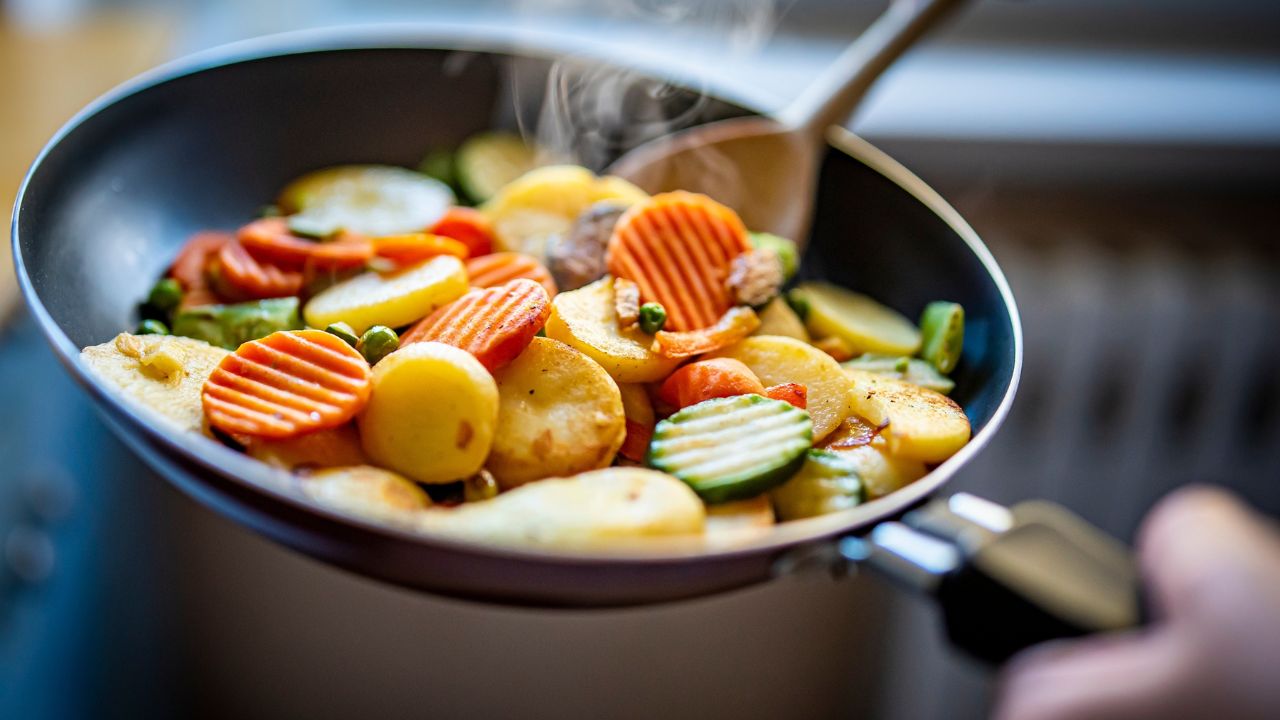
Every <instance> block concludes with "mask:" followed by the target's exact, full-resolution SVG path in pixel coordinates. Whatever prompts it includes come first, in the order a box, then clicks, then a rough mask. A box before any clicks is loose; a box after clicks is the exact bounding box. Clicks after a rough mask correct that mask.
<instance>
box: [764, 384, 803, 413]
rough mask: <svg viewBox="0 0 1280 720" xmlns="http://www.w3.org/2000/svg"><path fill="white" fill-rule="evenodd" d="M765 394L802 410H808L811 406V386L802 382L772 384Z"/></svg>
mask: <svg viewBox="0 0 1280 720" xmlns="http://www.w3.org/2000/svg"><path fill="white" fill-rule="evenodd" d="M763 394H764V396H765V397H767V398H769V399H770V400H781V401H782V402H784V403H788V404H790V405H794V406H795V407H798V408H800V409H801V410H806V409H808V407H809V388H807V387H805V386H804V385H801V384H800V383H792V382H789V383H781V384H779V385H770V386H769V387H767V388H765V389H764V393H763Z"/></svg>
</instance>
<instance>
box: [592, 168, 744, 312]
mask: <svg viewBox="0 0 1280 720" xmlns="http://www.w3.org/2000/svg"><path fill="white" fill-rule="evenodd" d="M750 249H751V241H750V240H749V238H748V237H747V229H746V227H745V226H743V224H742V220H741V219H740V218H739V217H738V215H737V213H735V212H734V211H732V210H730V209H729V208H727V207H725V206H724V205H721V204H720V203H718V202H716V201H714V200H712V199H711V198H709V197H707V196H705V195H698V194H695V193H689V192H684V191H677V192H669V193H662V194H660V195H654V196H653V197H651V198H649V199H648V200H645V201H644V202H640V203H637V204H635V205H633V206H632V207H631V208H630V209H629V210H627V212H626V213H624V214H623V215H622V217H620V218H618V223H617V225H615V226H614V229H613V236H612V237H611V238H610V239H609V249H608V253H607V255H606V259H605V261H606V264H607V265H608V268H609V272H611V273H613V275H614V276H616V277H623V278H627V279H629V280H634V281H635V282H636V283H637V284H638V285H639V286H640V295H641V296H642V297H643V298H644V300H645V301H646V302H659V303H662V305H663V307H665V308H666V310H667V328H668V329H669V330H672V331H677V332H679V331H689V330H698V329H700V328H706V327H710V326H711V325H714V324H715V323H716V321H717V320H719V319H720V317H721V316H722V315H723V314H724V313H725V311H727V310H728V309H729V308H730V307H733V296H732V294H731V293H730V291H729V288H728V286H727V284H726V282H725V281H726V280H727V279H728V277H729V270H730V266H731V264H732V262H733V259H734V258H735V257H737V256H738V255H740V254H742V253H744V252H747V251H748V250H750Z"/></svg>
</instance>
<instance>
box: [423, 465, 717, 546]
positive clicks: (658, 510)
mask: <svg viewBox="0 0 1280 720" xmlns="http://www.w3.org/2000/svg"><path fill="white" fill-rule="evenodd" d="M705 517H706V512H705V510H704V509H703V506H702V501H701V500H699V499H698V496H697V495H695V494H694V493H693V490H691V489H690V488H689V486H688V485H685V484H684V483H682V482H680V481H679V480H677V479H675V478H673V477H671V476H670V475H667V474H665V473H660V472H658V471H656V470H648V469H645V468H629V467H612V468H605V469H604V470H596V471H593V472H588V473H582V474H580V475H574V476H573V477H568V478H549V479H546V480H541V481H539V482H536V483H530V484H528V485H524V486H522V487H518V488H516V489H514V490H511V491H510V492H505V493H503V494H501V495H499V496H498V497H496V498H494V499H492V500H486V501H484V502H476V503H467V504H465V505H461V506H459V507H457V508H453V509H447V510H446V509H441V510H432V511H430V512H427V513H423V514H422V515H421V516H420V525H419V527H421V528H422V529H423V530H427V531H429V532H436V533H440V534H445V535H450V536H455V537H463V538H467V539H471V540H478V541H482V542H493V543H501V544H506V545H524V546H528V545H533V546H543V547H555V548H565V549H586V548H606V549H607V548H609V547H618V544H619V543H620V542H622V541H625V540H629V539H642V538H655V537H672V536H675V537H680V536H689V535H695V534H698V533H701V532H702V529H703V523H704V520H705Z"/></svg>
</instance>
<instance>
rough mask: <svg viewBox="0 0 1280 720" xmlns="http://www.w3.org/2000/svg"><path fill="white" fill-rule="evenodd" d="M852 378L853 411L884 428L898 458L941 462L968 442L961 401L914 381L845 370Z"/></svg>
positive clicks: (891, 449) (893, 453)
mask: <svg viewBox="0 0 1280 720" xmlns="http://www.w3.org/2000/svg"><path fill="white" fill-rule="evenodd" d="M845 373H847V374H848V377H849V378H850V379H851V380H852V381H853V384H854V389H853V394H852V396H851V397H852V402H853V410H854V412H856V413H857V414H859V415H861V416H862V417H864V418H866V419H867V420H869V421H871V423H872V424H873V425H883V424H885V423H888V427H886V428H885V429H884V432H883V434H884V436H885V439H886V440H888V443H889V452H890V453H891V454H892V455H894V456H896V457H905V458H913V459H915V460H920V461H921V462H925V463H940V462H942V461H943V460H946V459H947V458H949V457H951V456H952V455H954V454H955V453H956V451H957V450H959V449H960V448H962V447H964V444H965V443H967V442H968V441H969V432H970V429H969V418H967V417H966V416H965V414H964V410H963V409H962V408H961V407H960V406H959V405H957V404H956V401H954V400H952V399H951V398H949V397H947V396H946V395H943V394H942V393H939V392H935V391H933V390H928V389H926V388H922V387H920V386H919V385H912V384H911V383H909V382H905V381H902V380H896V379H894V378H891V377H888V376H885V375H879V374H876V373H869V372H865V371H862V370H851V369H847V368H846V369H845Z"/></svg>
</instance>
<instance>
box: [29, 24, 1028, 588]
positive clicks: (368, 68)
mask: <svg viewBox="0 0 1280 720" xmlns="http://www.w3.org/2000/svg"><path fill="white" fill-rule="evenodd" d="M613 53H615V51H613V50H611V49H609V48H606V47H601V46H594V45H590V44H587V43H585V42H584V41H582V40H581V39H572V40H571V39H566V38H551V37H542V36H536V37H535V36H530V35H528V34H520V35H518V36H517V35H515V34H511V33H503V32H499V31H493V30H485V31H480V30H477V29H469V30H460V29H457V28H450V29H439V28H437V29H431V28H413V29H410V30H406V29H404V28H403V27H401V28H395V29H374V30H361V31H359V32H352V31H322V32H315V31H310V32H306V33H301V34H290V35H285V36H278V37H275V38H270V39H266V40H259V41H252V42H249V43H241V44H236V45H232V46H227V47H225V48H222V49H218V50H215V51H211V52H208V53H205V54H200V55H196V56H192V57H190V58H187V59H184V60H181V61H178V62H176V63H173V64H170V65H167V66H164V67H161V68H159V69H157V70H155V71H153V72H150V73H148V74H146V75H143V76H141V77H139V78H137V79H135V80H134V81H132V82H129V83H127V84H126V85H124V86H122V87H120V88H117V89H116V90H114V91H112V92H110V93H108V94H107V95H106V96H104V97H102V98H101V99H99V100H97V101H96V102H94V103H93V104H91V105H90V106H89V107H87V108H86V109H85V110H83V111H82V112H81V113H79V114H78V115H77V116H75V117H74V118H73V119H72V120H71V121H70V122H69V123H68V124H67V125H66V126H65V127H63V128H62V129H61V130H60V131H59V132H58V133H57V134H56V135H55V136H54V138H53V139H52V140H51V141H50V143H49V145H48V146H47V147H46V148H45V149H44V150H43V152H41V154H40V155H39V157H38V158H37V160H36V161H35V164H34V165H33V167H32V168H31V170H30V173H29V174H28V176H27V178H26V179H25V181H24V183H23V185H22V187H21V190H20V192H19V195H18V200H17V204H16V207H15V211H14V216H13V250H14V254H15V260H16V266H17V271H18V276H19V281H20V284H21V286H22V289H23V292H24V294H25V297H26V300H27V302H28V303H29V305H30V307H31V310H32V312H33V314H34V315H35V317H36V319H37V321H38V323H39V325H40V327H41V329H42V331H43V332H44V334H45V335H46V337H47V338H48V340H49V342H50V343H51V344H52V346H53V348H54V350H55V353H56V355H57V357H58V358H59V360H60V361H61V362H62V363H63V365H65V367H66V368H67V370H68V371H69V372H70V373H71V375H72V376H73V377H74V378H75V379H76V380H77V381H78V382H79V383H80V384H81V385H82V386H83V387H84V388H85V390H86V391H87V392H88V393H89V395H90V396H91V397H92V398H93V400H94V402H95V404H96V407H97V408H98V409H99V410H100V412H101V414H102V417H103V418H104V420H105V421H106V423H107V424H108V425H109V426H110V427H111V428H112V430H113V431H114V432H116V433H117V434H118V435H119V436H120V437H121V438H122V439H123V440H124V441H125V442H126V443H127V444H128V445H129V446H130V447H131V448H132V449H133V450H134V451H135V452H137V453H138V455H140V456H141V457H142V458H143V459H144V460H145V461H146V462H147V463H148V464H149V465H151V466H152V467H153V468H154V469H156V470H157V471H158V472H159V474H161V475H162V476H164V477H165V478H167V479H168V480H169V481H170V482H172V483H173V484H174V485H176V486H177V487H179V488H180V489H181V490H183V491H184V492H186V493H187V494H189V495H190V496H191V497H193V498H195V499H196V500H198V501H199V502H201V503H203V504H205V505H206V506H208V507H210V508H212V509H213V510H215V511H217V512H220V513H222V514H224V515H226V516H228V517H230V518H232V519H233V520H235V521H236V522H239V523H242V524H243V525H245V526H247V527H249V528H252V529H253V530H255V531H257V532H259V533H261V534H263V535H265V536H267V537H269V538H272V539H274V540H276V541H278V542H280V543H282V544H284V545H286V546H289V547H291V548H294V549H296V550H298V551H300V552H303V553H307V554H309V555H311V556H314V557H316V558H319V559H321V560H324V561H327V562H330V563H332V564H334V565H337V566H340V567H343V568H347V569H349V570H352V571H355V572H358V573H361V574H364V575H367V576H370V577H374V578H378V579H381V580H384V581H387V582H391V583H395V584H398V585H402V586H406V587H410V588H416V589H420V590H423V591H429V592H432V593H438V594H443V595H449V596H455V597H463V598H470V599H474V600H481V601H488V602H496V603H509V604H522V605H536V606H567V607H605V606H622V605H636V604H643V603H653V602H659V601H671V600H677V599H682V598H692V597H697V596H703V595H707V594H711V593H718V592H723V591H727V590H730V589H733V588H739V587H743V586H747V585H751V584H754V583H759V582H762V581H765V580H768V579H769V578H771V577H773V576H775V575H776V574H777V573H778V572H785V571H787V569H788V568H792V567H795V566H796V565H803V564H806V563H807V562H809V561H810V560H811V559H812V558H814V557H825V558H827V561H830V559H831V558H834V557H837V556H839V555H841V554H843V556H844V557H852V556H853V555H855V554H857V553H858V552H863V556H867V555H870V554H874V553H867V552H864V551H866V550H867V548H866V547H863V548H862V550H858V549H857V548H856V547H854V545H855V544H856V542H857V541H856V540H848V539H849V538H856V537H857V536H859V535H861V534H864V533H865V532H866V531H867V530H868V529H869V528H871V527H872V526H875V525H877V524H880V523H884V522H885V521H887V520H893V519H896V518H900V517H901V516H903V514H904V513H905V512H907V511H908V510H910V509H912V508H914V507H916V506H918V505H920V504H921V503H922V502H924V501H925V500H926V499H928V498H930V497H932V496H934V495H935V494H936V493H937V492H938V490H939V489H940V488H942V487H943V486H944V485H946V484H947V483H948V482H949V481H950V480H951V478H952V476H954V475H955V473H956V472H957V471H958V470H959V469H960V468H962V467H964V466H965V464H966V463H968V462H969V461H970V460H971V459H972V458H973V457H974V456H975V455H976V454H977V453H978V452H980V451H981V450H982V449H983V448H984V447H985V446H986V445H987V443H989V442H990V441H991V438H992V436H993V435H994V433H995V432H996V429H997V428H998V427H999V425H1000V423H1001V421H1002V420H1003V419H1004V417H1005V415H1006V413H1007V412H1008V410H1009V406H1010V404H1011V402H1012V400H1013V396H1014V391H1015V389H1016V387H1017V383H1018V376H1019V372H1020V369H1021V363H1022V335H1021V330H1020V327H1019V321H1018V314H1017V309H1016V306H1015V303H1014V299H1013V296H1012V295H1011V294H1010V291H1009V287H1008V284H1007V283H1006V281H1005V278H1004V276H1003V274H1002V273H1001V271H1000V268H999V267H998V266H997V264H996V262H995V261H994V260H993V259H992V257H991V254H990V253H989V252H988V250H987V248H986V247H985V246H984V245H983V244H982V242H981V240H979V238H978V236H977V235H976V234H975V233H974V231H973V230H972V229H971V228H970V227H969V226H968V225H967V224H966V223H965V222H964V220H963V219H962V218H961V217H960V216H959V215H958V214H957V213H956V211H955V210H954V209H952V208H951V207H950V206H949V205H947V204H946V202H944V201H943V199H942V198H941V197H940V196H939V195H938V194H937V193H935V192H934V191H933V190H931V189H930V188H929V187H928V186H926V185H925V184H924V183H923V182H921V181H920V180H919V179H918V178H917V177H915V176H914V175H912V174H911V173H910V172H908V171H907V170H906V169H904V168H903V167H902V166H901V165H899V164H898V163H896V162H894V161H893V160H892V159H891V158H890V157H888V156H887V155H885V154H884V153H882V152H880V151H879V150H877V149H876V148H874V147H873V146H871V145H870V144H868V143H867V142H865V141H863V140H862V139H860V138H858V137H856V136H854V135H852V134H851V133H848V132H846V131H838V130H833V131H832V134H831V135H830V144H829V147H828V148H827V149H826V151H825V156H824V157H823V160H822V163H821V171H820V177H819V181H818V188H817V194H816V199H815V207H814V211H815V215H814V217H815V221H814V225H813V231H812V235H811V239H810V242H809V244H808V246H807V249H806V255H805V258H804V262H803V272H804V274H805V275H806V276H809V277H822V278H825V279H828V280H831V281H833V282H836V283H839V284H841V285H845V286H848V287H851V288H856V289H857V290H859V291H861V292H865V293H867V294H869V295H871V296H873V297H876V298H878V299H880V300H881V301H883V302H885V303H887V304H888V305H890V306H892V307H895V308H897V309H898V310H900V311H902V312H903V313H905V314H907V315H908V316H913V315H915V314H917V313H918V312H919V311H920V310H921V309H922V308H923V306H924V305H925V304H926V303H927V302H929V301H931V300H935V299H938V298H946V299H948V300H953V301H956V302H959V303H961V304H962V305H963V306H964V307H965V310H966V326H965V334H966V338H967V341H966V343H965V348H964V355H963V358H962V361H961V363H960V365H959V368H958V370H957V371H956V373H955V380H956V389H955V392H954V394H953V397H954V398H955V399H956V400H957V401H958V402H959V403H960V404H961V405H962V406H963V407H964V408H965V411H966V413H967V414H968V416H969V419H970V421H971V423H972V426H973V429H974V434H973V439H972V440H971V441H970V442H969V444H968V445H967V446H965V447H964V448H963V449H962V450H961V451H960V452H959V453H957V454H956V455H955V456H954V457H952V458H951V459H949V460H947V461H946V462H944V463H942V464H941V465H940V466H938V467H937V468H936V469H935V470H933V472H931V473H930V474H929V475H928V476H926V477H925V478H923V479H921V480H919V481H917V482H915V483H914V484H912V485H910V486H908V487H906V488H904V489H902V490H899V491H897V492H895V493H892V494H891V495H889V496H886V497H883V498H880V499H877V500H873V501H871V502H868V503H866V504H864V505H862V506H860V507H857V508H854V509H851V510H848V511H844V512H841V513H837V514H833V515H828V516H824V517H819V518H814V519H809V520H804V521H799V522H790V523H785V524H782V525H780V526H778V527H777V528H776V529H775V530H774V531H773V532H772V533H771V534H769V535H768V536H767V537H765V538H763V539H761V540H759V541H757V542H754V543H751V544H748V545H743V546H740V547H734V548H732V549H721V550H705V551H698V550H693V549H689V550H683V551H664V552H662V553H657V552H654V553H647V554H646V553H629V554H626V555H617V554H606V553H581V552H579V553H572V554H570V553H562V552H553V551H549V550H541V549H532V548H513V547H494V546H489V545H481V544H476V543H472V542H466V541H461V540H456V539H449V538H443V537H435V536H428V535H421V534H416V533H411V532H408V531H402V530H398V529H395V528H392V527H387V526H383V525H381V524H377V523H374V522H369V521H365V520H362V519H360V518H357V517H353V516H349V515H346V514H343V513H341V512H337V511H334V510H330V509H327V508H325V507H322V506H320V505H317V504H315V503H314V502H312V501H311V500H310V499H308V498H307V497H306V496H304V495H303V494H302V493H300V492H299V491H298V489H297V488H296V486H295V481H294V479H293V478H292V477H291V476H289V475H288V474H287V473H284V472H283V471H279V470H274V469H271V468H269V467H267V466H266V465H263V464H261V463H258V462H256V461H254V460H251V459H250V458H248V457H246V456H244V455H241V454H239V453H237V452H235V451H233V450H231V449H229V448H226V447H224V446H222V445H220V444H218V443H216V442H214V441H212V440H209V439H206V438H204V437H199V436H196V435H190V434H188V435H180V434H175V433H172V432H169V431H167V430H165V429H164V428H163V427H160V426H157V425H156V424H154V423H152V422H150V421H149V420H148V419H146V417H145V416H143V415H141V414H139V412H138V411H137V410H136V409H135V408H133V407H131V406H130V404H128V403H127V402H125V401H124V400H123V399H122V397H121V396H120V395H119V394H118V393H117V392H116V391H115V390H114V389H113V388H111V387H108V386H106V385H104V384H103V383H102V382H100V381H99V380H98V379H97V378H96V377H95V376H93V375H92V374H91V373H90V372H89V371H88V370H87V368H86V366H85V365H84V364H82V363H81V362H80V360H79V350H80V348H81V347H83V346H86V345H90V344H97V343H101V342H104V341H106V340H108V339H109V338H111V337H113V336H114V335H115V334H116V333H117V332H119V331H120V330H122V329H125V328H129V327H132V326H133V325H134V322H135V320H136V317H135V304H136V303H137V301H138V299H139V298H141V297H143V296H144V294H145V293H146V291H147V289H148V288H149V286H150V284H151V282H152V281H153V280H154V278H155V277H157V276H159V275H160V274H161V273H162V272H163V271H164V269H165V268H166V266H167V264H168V263H169V262H170V260H171V259H172V257H173V256H174V254H175V252H176V250H177V248H178V246H179V245H180V244H181V243H182V242H183V240H184V239H185V238H186V237H188V236H189V235H191V234H192V233H193V232H195V231H198V230H201V229H206V228H231V227H235V226H237V225H238V224H240V223H242V222H243V221H244V220H245V218H248V217H252V216H253V214H254V213H255V212H256V210H257V209H258V208H259V206H260V205H261V203H262V201H263V199H264V198H270V197H273V196H274V193H275V192H276V191H277V190H278V189H279V188H280V187H281V186H282V185H283V184H284V183H285V182H286V181H288V180H289V179H291V178H294V177H296V176H298V175H300V174H302V173H304V172H306V171H309V170H313V169H316V168H319V167H323V166H328V165H334V164H341V163H351V162H374V163H388V164H397V165H407V166H413V165H414V164H415V163H416V162H417V161H418V160H419V159H420V158H421V156H422V154H423V152H424V151H425V150H426V149H427V148H431V147H448V146H454V145H456V144H457V143H458V142H460V141H461V140H463V139H464V138H465V137H467V136H468V135H470V134H472V133H475V132H478V131H481V130H485V129H489V128H491V127H493V126H494V124H495V123H501V122H503V121H504V113H507V112H508V111H509V108H510V105H511V102H512V97H513V96H517V95H518V96H519V100H520V102H523V103H533V104H535V105H536V104H537V103H538V102H540V98H538V97H536V95H535V96H530V95H528V93H523V94H522V93H513V92H512V88H513V84H515V83H518V82H520V79H521V78H524V79H526V80H527V79H528V78H530V77H532V78H533V79H534V80H535V82H533V83H531V84H529V86H530V87H534V88H537V87H538V86H539V81H540V80H541V79H542V78H545V76H546V74H547V73H548V72H549V70H550V68H551V66H552V62H553V61H555V60H556V59H557V58H558V57H561V56H565V55H572V56H574V57H577V58H582V57H590V58H593V62H596V63H603V64H605V65H608V64H610V63H611V61H610V57H611V54H613ZM624 64H625V65H626V66H627V67H629V68H635V67H637V65H636V63H635V62H634V61H631V60H628V61H627V62H626V63H624ZM643 70H644V72H645V73H646V74H647V75H649V76H652V77H655V78H662V79H663V80H664V81H667V82H672V83H674V85H675V87H677V88H679V87H681V85H682V83H687V85H688V87H696V86H697V84H696V83H694V82H693V81H691V80H689V79H688V78H687V77H686V76H684V75H682V74H681V70H680V69H679V68H676V67H669V66H667V67H664V66H662V65H655V64H649V65H646V66H644V67H643ZM676 95H678V96H680V97H684V98H685V99H688V100H690V102H694V101H695V100H696V103H694V105H691V106H696V107H698V108H699V110H698V112H697V113H696V118H695V121H697V122H706V121H710V120H715V119H722V118H726V117H734V116H740V115H744V114H750V113H752V112H754V108H755V107H756V106H757V103H756V102H754V101H753V99H752V98H751V97H750V96H749V94H748V93H747V92H745V91H744V90H742V89H741V88H733V87H720V86H714V87H705V86H704V87H701V88H699V92H694V91H692V90H688V89H684V90H677V91H676ZM698 98H702V99H700V100H699V99H698ZM509 120H510V118H509V116H508V117H507V118H506V121H508V122H509ZM644 139H647V138H629V139H627V140H626V141H625V142H622V143H620V144H619V146H618V147H616V148H614V149H613V153H614V154H616V153H620V152H621V151H623V150H625V149H627V146H628V145H629V144H634V143H637V142H639V141H642V140H644ZM608 159H611V158H609V157H605V158H603V160H604V161H607V160H608ZM842 538H844V539H846V541H845V542H844V543H843V544H841V543H840V542H839V541H840V540H841V539H842ZM851 543H853V544H851ZM824 562H826V561H824ZM890 564H891V563H890Z"/></svg>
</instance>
